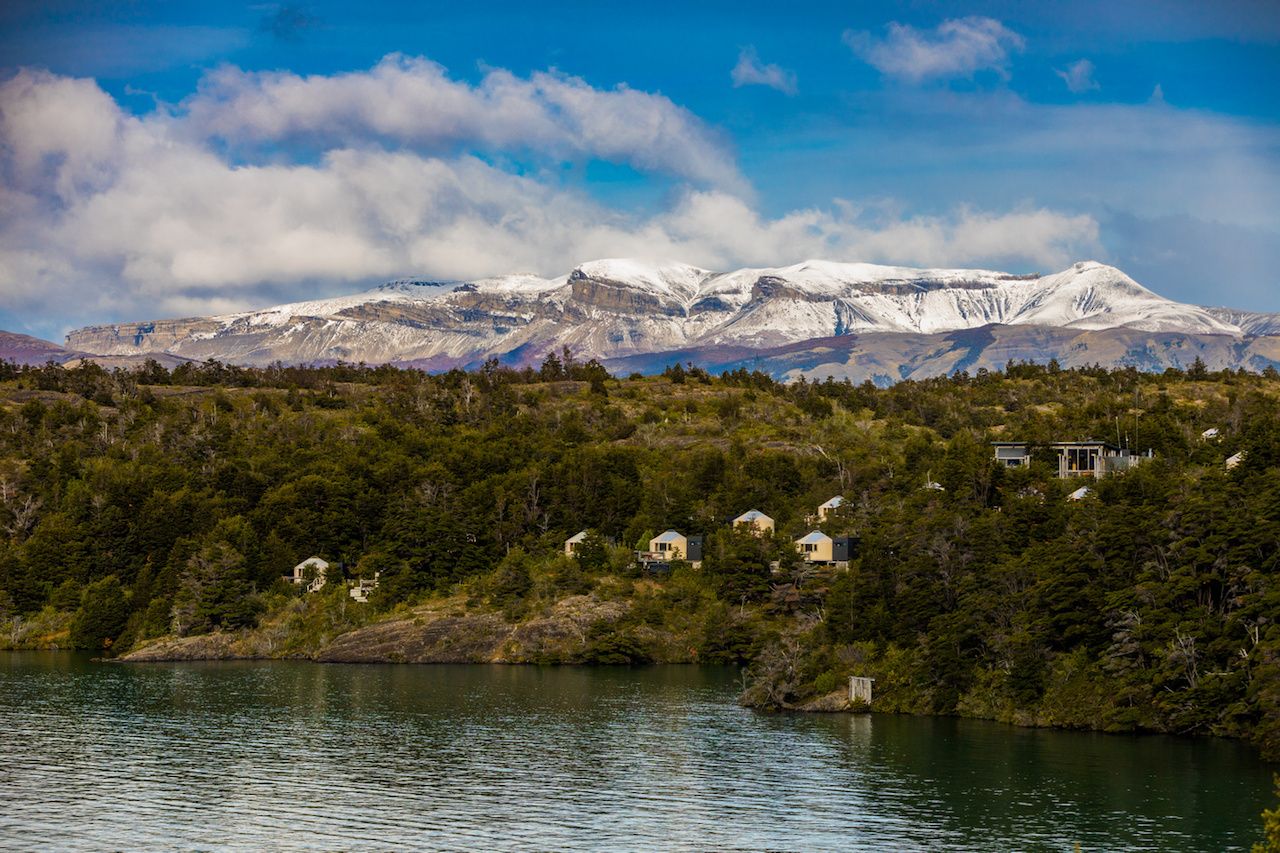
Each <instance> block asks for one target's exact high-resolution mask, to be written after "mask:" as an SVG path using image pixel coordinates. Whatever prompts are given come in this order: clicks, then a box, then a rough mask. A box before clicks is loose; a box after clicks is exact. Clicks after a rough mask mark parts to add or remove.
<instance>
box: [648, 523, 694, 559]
mask: <svg viewBox="0 0 1280 853" xmlns="http://www.w3.org/2000/svg"><path fill="white" fill-rule="evenodd" d="M649 550H650V551H651V552H653V553H655V554H662V555H663V556H665V557H667V558H668V559H671V560H683V559H684V555H685V554H688V553H689V538H688V537H687V536H684V535H683V534H681V533H678V532H676V531H674V530H667V531H665V532H663V533H659V534H658V535H657V536H655V537H653V538H652V539H650V540H649Z"/></svg>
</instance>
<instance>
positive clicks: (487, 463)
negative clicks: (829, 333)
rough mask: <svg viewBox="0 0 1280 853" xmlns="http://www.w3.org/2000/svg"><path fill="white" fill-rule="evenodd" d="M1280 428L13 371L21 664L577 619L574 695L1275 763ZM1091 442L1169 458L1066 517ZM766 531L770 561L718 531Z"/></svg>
mask: <svg viewBox="0 0 1280 853" xmlns="http://www.w3.org/2000/svg"><path fill="white" fill-rule="evenodd" d="M1278 401H1280V377H1277V376H1276V375H1275V372H1274V371H1268V372H1267V373H1266V374H1264V375H1256V374H1244V373H1216V374H1215V373H1208V372H1206V371H1205V370H1203V369H1202V368H1201V367H1200V366H1199V365H1196V367H1195V368H1193V369H1192V370H1190V371H1187V372H1185V373H1184V372H1179V371H1170V372H1167V373H1165V374H1160V375H1148V374H1143V373H1139V372H1137V371H1136V370H1124V371H1107V370H1102V369H1094V370H1071V371H1065V370H1060V369H1058V368H1057V367H1056V365H1053V364H1050V365H1049V366H1034V365H1013V364H1011V365H1009V367H1008V369H1007V370H1006V371H1005V372H1004V373H990V374H988V373H985V372H982V373H979V374H978V375H973V376H970V375H967V374H959V375H957V376H954V377H950V378H940V379H935V380H928V381H921V382H904V383H900V384H897V385H894V386H892V387H889V388H876V387H874V386H872V385H870V384H866V385H861V386H854V385H850V384H847V383H835V382H827V383H818V384H814V383H803V382H800V383H794V384H786V385H784V384H779V383H776V382H774V381H773V380H771V379H770V378H769V377H767V376H765V375H763V374H759V373H747V372H745V371H739V372H736V373H733V374H725V375H723V376H719V377H712V376H709V375H707V374H706V373H705V372H703V371H701V370H699V369H697V368H693V367H673V368H670V369H668V370H667V371H666V372H665V373H664V374H663V375H662V376H655V377H647V378H644V377H638V376H636V377H632V378H629V379H615V378H612V377H610V376H609V375H608V374H607V373H606V372H605V371H604V370H603V369H602V368H601V367H600V366H599V365H597V364H594V363H588V364H578V363H575V362H574V361H573V360H572V359H571V358H570V357H569V356H568V355H567V354H566V355H564V356H563V357H556V356H552V357H550V358H548V359H547V361H546V362H545V363H544V364H543V365H542V367H541V369H539V370H534V369H525V370H522V371H517V370H511V369H508V368H503V367H500V366H499V365H497V364H496V363H492V364H489V365H487V366H486V367H485V368H484V369H482V370H479V371H476V372H472V373H464V372H460V371H454V372H450V373H446V374H443V375H437V376H432V375H427V374H423V373H421V372H417V371H406V370H397V369H392V368H385V367H381V368H369V367H365V366H352V365H337V366H334V367H323V368H321V367H317V368H291V367H284V366H277V367H273V368H264V369H242V368H235V367H229V366H225V365H220V364H217V363H213V362H210V363H206V364H203V365H183V366H180V367H178V368H175V369H174V370H172V371H168V370H165V369H164V368H163V367H161V366H160V365H158V364H155V363H154V362H152V363H148V364H147V365H145V366H144V367H142V368H140V369H137V370H132V371H123V370H116V371H113V372H108V371H106V370H103V369H102V368H100V367H97V366H95V365H92V364H87V365H82V366H79V367H74V368H71V369H65V368H63V367H59V366H55V365H48V366H45V367H40V368H21V367H16V366H13V365H4V366H0V528H2V529H3V539H0V642H5V643H8V644H9V645H14V646H17V645H24V644H25V645H32V644H41V643H43V644H55V645H56V644H74V645H79V646H82V647H89V648H96V649H102V648H106V649H108V652H109V653H112V654H114V653H118V652H119V651H121V650H124V649H128V648H136V647H139V646H142V645H145V644H146V643H147V642H149V641H150V640H151V639H153V638H156V637H160V636H163V635H169V636H175V635H177V636H183V635H187V636H194V635H202V634H209V633H211V632H229V631H236V630H240V629H252V628H254V626H257V625H260V624H261V623H263V621H264V620H271V619H276V618H279V614H281V613H284V612H289V613H299V614H302V615H300V616H298V620H299V621H298V623H297V624H298V625H299V626H302V627H305V626H306V625H310V626H311V628H312V629H314V627H315V624H318V623H316V622H315V619H321V617H322V616H323V618H325V619H328V622H326V623H325V625H326V626H327V627H326V628H325V630H326V631H328V632H329V634H330V635H332V634H335V633H338V632H340V631H342V630H346V629H347V628H350V627H354V626H357V625H361V624H367V623H369V622H370V621H376V620H378V619H380V618H384V617H388V616H390V615H392V614H396V613H399V614H404V613H405V612H407V611H411V608H413V607H415V606H420V605H422V603H423V602H428V601H432V600H438V599H441V598H446V597H452V599H454V600H459V601H462V602H464V603H463V605H460V606H464V607H466V608H471V609H475V610H479V611H485V610H488V611H494V612H500V613H502V614H503V615H504V618H507V619H510V620H513V621H517V620H520V619H526V618H531V617H532V616H535V615H537V613H539V612H542V611H545V609H546V608H548V607H550V606H551V605H552V604H553V603H554V602H556V601H557V600H561V599H563V598H565V597H566V596H586V597H594V598H596V599H612V600H615V601H619V602H621V603H622V604H621V605H620V606H619V607H618V608H615V611H616V613H615V616H614V618H612V620H611V621H609V622H608V623H607V624H605V623H602V624H601V625H600V626H598V629H593V630H592V631H590V632H588V633H589V636H588V637H587V642H588V643H589V653H585V654H583V655H580V656H579V657H578V658H576V659H579V660H595V661H618V662H643V661H647V660H673V659H696V660H716V661H726V662H728V661H736V662H741V663H742V664H744V665H745V666H747V673H748V675H747V678H746V683H745V685H744V686H745V688H746V692H745V694H744V696H745V699H746V701H749V702H751V703H753V704H757V705H761V706H774V707H803V706H805V705H806V703H812V702H815V701H817V700H821V699H822V697H824V696H835V695H839V692H840V691H841V690H843V685H844V684H845V683H846V681H847V677H848V676H849V675H851V674H859V675H870V676H872V677H875V678H876V679H877V681H876V699H875V706H876V708H877V710H889V711H910V712H922V713H945V714H951V713H958V714H965V715H971V716H980V717H989V718H993V719H1002V720H1007V721H1012V722H1018V723H1023V724H1035V725H1063V726H1077V727H1091V728H1101V729H1107V730H1135V729H1146V730H1158V731H1169V732H1185V733H1215V734H1227V735H1233V736H1239V737H1246V738H1250V739H1252V740H1253V741H1254V742H1256V743H1257V744H1259V746H1260V747H1262V749H1263V750H1264V752H1265V753H1266V754H1268V755H1270V756H1277V757H1280V625H1277V624H1276V619H1277V618H1278V617H1280V563H1278V560H1280V556H1278V555H1280V416H1278V414H1280V406H1278ZM1209 428H1216V429H1217V430H1218V434H1217V435H1216V436H1215V437H1213V438H1210V439H1206V438H1203V437H1202V433H1203V432H1204V431H1205V430H1206V429H1209ZM1086 437H1096V438H1105V439H1110V440H1113V441H1114V440H1116V438H1117V437H1119V439H1120V440H1121V441H1124V442H1127V443H1129V444H1130V445H1131V446H1133V447H1135V448H1137V449H1141V450H1146V449H1147V448H1150V449H1152V450H1153V451H1154V453H1155V458H1154V459H1152V460H1151V461H1149V462H1146V463H1145V464H1143V465H1141V466H1139V467H1137V468H1135V469H1133V470H1131V471H1129V472H1126V473H1124V474H1120V475H1116V476H1112V477H1109V478H1107V479H1105V480H1103V481H1100V482H1098V483H1096V484H1095V488H1094V490H1093V492H1092V494H1090V495H1089V496H1088V497H1087V498H1085V499H1083V500H1078V501H1071V500H1068V499H1067V495H1068V493H1069V492H1070V491H1072V490H1073V489H1075V488H1077V487H1078V486H1079V485H1080V483H1079V482H1078V481H1072V482H1068V481H1060V480H1058V479H1056V478H1055V476H1054V474H1055V472H1056V466H1055V464H1054V462H1053V457H1052V454H1051V451H1049V450H1048V449H1047V445H1048V443H1050V442H1052V441H1055V440H1063V439H1082V438H1086ZM997 439H1004V440H1011V439H1017V440H1025V441H1029V442H1032V443H1033V444H1034V445H1035V446H1036V448H1037V449H1036V451H1035V457H1034V462H1033V464H1032V465H1031V466H1030V467H1029V468H1027V469H1006V468H1002V467H998V466H996V465H995V464H994V463H993V461H992V453H991V447H990V441H992V440H997ZM1238 452H1243V453H1244V460H1245V461H1244V463H1243V464H1241V465H1239V466H1237V467H1235V468H1233V469H1231V470H1227V469H1226V467H1225V466H1224V460H1225V459H1226V458H1227V457H1228V456H1230V455H1233V454H1235V453H1238ZM926 482H936V483H938V484H940V485H941V487H942V488H941V489H938V488H925V487H924V486H925V484H926ZM837 494H839V495H843V496H845V497H846V498H847V502H846V504H845V506H844V507H843V508H842V509H841V511H840V512H838V513H836V514H833V515H832V516H830V517H829V518H828V519H827V520H826V521H824V522H823V523H822V525H821V526H822V528H823V529H824V530H826V531H827V532H828V533H830V534H832V535H843V534H852V535H855V536H856V537H857V538H858V542H859V548H858V552H857V555H856V557H855V559H854V560H853V561H852V563H851V564H850V566H849V569H848V571H830V570H815V569H813V568H811V567H808V566H806V565H805V564H803V563H801V562H800V561H799V560H798V559H797V557H796V555H795V553H794V549H793V548H792V547H791V544H790V543H791V541H792V540H793V539H794V538H796V537H798V536H800V535H802V534H804V533H805V532H807V531H808V530H810V529H812V528H813V527H814V523H813V522H812V521H811V520H810V516H812V515H813V513H814V512H815V510H816V508H817V506H818V505H819V504H820V503H822V502H823V501H825V500H827V499H828V498H830V497H832V496H833V495H837ZM752 508H755V509H760V510H763V511H764V512H766V513H768V514H769V515H771V516H773V517H774V518H775V519H776V520H777V535H776V536H774V537H763V538H758V537H752V536H749V535H746V534H743V533H739V532H735V531H732V530H729V529H727V528H726V520H728V519H732V518H733V517H735V516H736V515H738V514H739V513H741V512H743V511H745V510H747V509H752ZM667 528H675V529H677V530H680V531H681V532H684V533H686V534H704V535H706V536H707V548H706V557H705V560H704V562H703V564H702V566H701V568H700V569H699V570H694V569H692V568H691V567H689V566H686V565H683V564H676V565H675V566H674V567H673V568H672V570H671V572H670V573H669V574H663V575H660V576H656V577H646V576H640V575H639V574H638V571H637V570H636V569H634V568H632V567H631V566H630V565H629V563H630V560H629V549H630V548H633V547H635V546H636V544H637V543H642V542H647V540H648V538H649V537H650V536H652V535H653V534H654V533H657V532H661V531H662V530H665V529H667ZM582 529H588V530H590V531H592V532H593V535H592V536H591V537H590V538H589V544H588V547H586V548H585V549H584V550H583V552H582V554H581V557H580V558H579V559H576V560H570V559H567V558H565V557H564V556H563V550H562V543H563V541H564V539H565V538H566V537H567V536H568V535H570V534H573V533H576V532H577V531H579V530H582ZM312 554H315V555H319V556H321V557H323V558H325V559H326V560H329V561H330V562H333V563H335V564H337V563H338V562H341V563H342V565H343V571H344V572H345V574H346V576H347V577H350V578H354V577H357V576H364V577H370V576H372V575H373V574H374V573H375V572H377V573H379V577H380V585H379V587H378V589H377V590H376V591H375V593H374V594H373V597H372V599H371V601H370V602H369V604H367V605H361V606H359V607H349V606H347V604H348V602H347V601H346V599H345V596H344V594H343V591H342V589H341V586H340V585H339V584H334V585H333V586H332V587H331V589H336V590H337V592H335V593H332V594H325V593H317V594H316V595H314V596H311V597H308V596H306V595H305V594H304V593H302V592H301V591H300V590H299V589H297V588H296V587H294V586H293V585H292V584H288V583H286V582H285V581H283V580H282V578H281V576H282V575H283V574H285V573H286V572H288V571H289V570H290V569H291V568H292V566H293V565H294V564H295V563H297V562H299V561H300V560H302V559H303V558H305V557H308V556H310V555H312ZM771 564H773V565H771ZM309 598H310V599H311V600H310V601H309V600H308V599H309ZM340 604H341V605H342V606H341V608H340V609H341V613H342V614H343V615H342V616H341V618H340V619H339V618H338V617H335V616H334V613H336V612H337V610H335V609H334V608H338V607H339V605H340ZM326 608H327V609H326ZM304 610H305V613H304V612H303V611H304ZM308 613H314V614H318V615H316V616H315V619H313V621H312V622H310V623H308V622H306V618H305V617H306V614H308ZM619 613H620V614H621V615H617V614H619ZM302 627H300V628H299V630H302ZM664 631H665V632H666V635H667V637H668V639H670V637H672V636H677V635H678V637H679V640H680V642H679V643H678V644H677V643H674V642H668V643H667V646H666V647H665V648H666V650H665V651H662V650H660V649H658V643H659V640H658V639H656V638H659V637H661V636H662V635H663V632H664ZM673 632H674V633H673ZM686 641H687V642H686ZM686 646H687V647H688V648H687V653H685V652H681V654H675V653H674V652H672V651H671V649H672V648H676V647H678V648H679V649H682V650H683V649H685V647H686Z"/></svg>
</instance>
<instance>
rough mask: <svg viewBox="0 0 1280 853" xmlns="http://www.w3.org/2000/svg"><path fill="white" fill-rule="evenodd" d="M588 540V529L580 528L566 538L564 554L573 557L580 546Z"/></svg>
mask: <svg viewBox="0 0 1280 853" xmlns="http://www.w3.org/2000/svg"><path fill="white" fill-rule="evenodd" d="M586 540H587V531H585V530H579V531H578V532H577V533H575V534H573V535H572V536H570V537H569V538H568V539H566V540H564V555H565V556H566V557H572V556H573V555H574V554H575V553H577V551H578V546H579V545H581V544H582V543H583V542H585V541H586Z"/></svg>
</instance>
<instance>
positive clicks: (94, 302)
mask: <svg viewBox="0 0 1280 853" xmlns="http://www.w3.org/2000/svg"><path fill="white" fill-rule="evenodd" d="M604 257H640V258H647V259H652V260H678V261H683V262H686V263H691V264H695V265H698V266H702V267H706V268H709V269H733V268H737V267H741V266H781V265H785V264H791V263H795V262H798V261H801V260H805V259H808V258H823V259H828V260H841V261H871V262H879V263H893V264H904V265H911V266H933V267H982V268H994V269H1003V270H1008V271H1011V272H1017V273H1028V272H1037V271H1039V272H1051V271H1056V270H1059V269H1062V268H1065V267H1066V266H1068V265H1069V264H1071V263H1072V262H1074V261H1076V260H1084V259H1096V260H1100V261H1103V262H1106V263H1111V264H1115V265H1116V266H1119V267H1120V268H1121V269H1123V270H1125V271H1126V272H1127V273H1129V274H1130V275H1131V276H1133V277H1134V278H1135V279H1136V280H1138V281H1139V282H1141V283H1142V284H1144V285H1146V286H1147V287H1149V288H1151V289H1152V290H1154V291H1156V292H1157V293H1160V294H1162V295H1164V296H1167V297H1169V298H1171V299H1177V300H1180V301H1186V302H1194V303H1199V304H1209V305H1229V306H1232V307H1237V308H1242V309H1247V310H1259V311H1280V3H1277V2H1275V0H1264V2H1253V0H1239V2H1231V3H1221V4H1209V3H1203V2H1176V0H1166V2H1158V3H1141V2H1133V3H1115V2H1095V1H1094V0H1081V2H1045V3H1039V4H1036V3H1015V2H996V0H992V2H985V3H984V2H974V3H947V2H924V0H919V1H918V2H902V3H897V4H893V3H874V4H873V3H849V2H845V3H812V4H809V3H791V4H780V3H776V2H772V3H752V2H743V0H737V2H719V0H714V1H713V2H704V3H699V4H691V3H687V2H680V3H669V2H665V1H664V0H650V2H646V3H643V4H625V5H624V4H601V3H588V2H572V3H551V2H546V3H538V4H532V3H528V2H519V3H516V2H505V0H492V1H491V2H486V3H484V4H465V3H456V2H453V3H448V4H445V3H402V4H401V3H372V2H367V3H360V4H345V3H335V2H316V3H299V4H275V3H247V4H237V3H230V2H228V3H207V2H201V3H193V2H181V0H166V2H150V1H149V0H131V2H111V0H106V2H93V3H88V2H58V0H52V2H50V0H45V2H27V0H7V2H6V3H5V4H3V5H0V328H5V329H7V330H10V331H18V332H23V333H27V334H35V335H38V336H41V337H45V338H50V339H54V340H59V339H61V336H62V335H63V334H64V333H65V332H66V331H68V330H69V329H71V328H74V327H77V326H80V325H85V324H90V323H103V322H108V323H109V322H126V321H130V320H141V319H157V318H163V317H182V316H195V315H204V314H210V313H223V312H230V311H237V310H247V309H251V308H258V307H264V306H267V305H271V304H276V303H280V302H285V301H296V300H301V299H308V298H317V297H322V296H330V295H337V294H342V293H351V292H356V291H359V290H363V289H365V288H367V287H370V286H373V285H376V284H378V283H380V282H383V281H386V280H389V279H394V278H401V277H415V278H428V279H457V278H470V277H479V276H486V275H497V274H503V273H511V272H534V273H538V274H541V275H545V276H551V275H558V274H563V273H565V272H568V271H569V270H570V269H572V268H573V266H574V265H576V264H578V263H580V262H582V261H586V260H591V259H595V258H604Z"/></svg>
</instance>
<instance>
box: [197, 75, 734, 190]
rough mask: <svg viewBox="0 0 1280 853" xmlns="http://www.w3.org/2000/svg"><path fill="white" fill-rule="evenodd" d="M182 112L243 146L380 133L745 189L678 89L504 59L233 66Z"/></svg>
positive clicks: (337, 140) (354, 139)
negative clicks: (302, 70)
mask: <svg viewBox="0 0 1280 853" xmlns="http://www.w3.org/2000/svg"><path fill="white" fill-rule="evenodd" d="M177 115H178V116H180V117H181V120H182V124H183V125H184V127H185V128H186V129H187V130H188V131H189V132H190V133H192V134H194V135H195V136H196V137H198V138H217V139H221V140H224V141H225V142H227V143H230V144H232V145H234V146H244V145H246V144H247V143H251V142H263V143H278V142H281V141H296V140H302V141H305V142H306V143H307V144H309V145H321V146H341V145H358V144H361V143H365V142H369V141H380V142H385V143H390V144H394V145H399V146H406V147H410V148H413V149H414V150H416V151H419V152H422V153H429V154H447V153H456V151H457V149H459V148H467V147H472V148H475V147H479V148H483V149H486V150H489V151H516V152H537V153H539V154H542V155H544V156H549V157H561V158H570V159H571V158H599V159H604V160H610V161H615V162H621V163H627V164H630V165H631V166H633V167H635V168H637V169H640V170H642V171H649V172H659V173H666V174H670V175H675V176H677V177H679V178H683V179H686V180H690V181H694V182H696V183H700V184H704V185H708V186H715V187H719V188H722V189H729V190H734V191H740V190H742V189H743V188H744V186H745V182H744V181H743V179H742V177H741V175H740V174H739V173H738V170H737V167H736V166H735V165H734V160H733V156H732V155H731V153H730V152H729V151H728V146H727V145H726V144H725V142H724V140H722V139H721V138H720V136H719V135H718V134H717V133H716V132H715V131H713V130H712V129H711V128H710V127H708V126H707V125H706V123H704V122H703V121H701V120H700V119H699V118H698V117H697V116H695V115H694V114H693V113H691V112H689V111H688V110H686V109H684V108H683V107H680V106H678V105H676V104H675V103H673V102H672V101H671V100H670V99H668V98H666V97H664V96H662V95H656V94H652V93H649V92H641V91H637V90H635V89H632V88H630V87H627V86H617V87H616V88H613V89H596V88H594V87H592V86H590V85H588V84H587V83H586V82H584V81H583V80H581V79H579V78H577V77H570V76H567V75H564V74H558V73H554V72H538V73H535V74H532V75H531V76H529V77H528V78H521V77H518V76H516V75H514V74H512V73H511V72H509V71H505V70H503V69H493V70H490V71H489V72H488V73H486V74H485V75H484V77H483V79H482V80H481V81H480V82H479V83H478V84H476V85H474V86H473V85H471V84H469V83H466V82H464V81H459V80H453V79H451V78H450V77H449V75H448V73H447V72H446V71H445V69H444V67H443V66H440V65H438V64H436V63H434V62H431V61H430V60H427V59H423V58H420V57H409V56H402V55H399V54H393V55H390V56H387V57H385V58H384V59H383V60H382V61H381V62H379V63H378V64H377V65H376V66H374V67H373V68H372V69H370V70H368V71H358V72H351V73H344V74H333V75H311V76H301V75H297V74H293V73H291V72H284V71H270V72H248V71H242V70H240V69H239V68H235V67H231V66H226V67H223V68H220V69H218V70H216V71H214V72H212V73H211V74H209V75H207V76H206V77H205V78H204V79H203V80H202V81H201V83H200V85H199V88H198V90H197V92H196V93H195V94H194V95H193V96H191V97H190V98H188V99H187V100H185V101H184V102H183V103H182V104H181V106H180V109H179V110H178V112H177Z"/></svg>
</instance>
